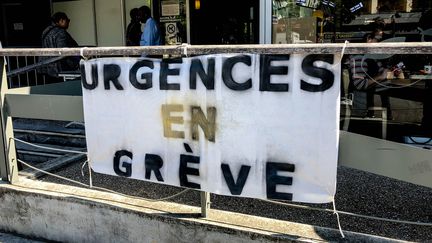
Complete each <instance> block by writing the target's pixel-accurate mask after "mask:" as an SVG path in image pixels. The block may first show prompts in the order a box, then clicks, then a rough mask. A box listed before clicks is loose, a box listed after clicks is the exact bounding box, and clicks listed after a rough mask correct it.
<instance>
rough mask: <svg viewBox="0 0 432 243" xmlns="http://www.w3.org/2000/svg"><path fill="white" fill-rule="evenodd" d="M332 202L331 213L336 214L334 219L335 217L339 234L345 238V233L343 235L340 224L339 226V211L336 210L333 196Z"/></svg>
mask: <svg viewBox="0 0 432 243" xmlns="http://www.w3.org/2000/svg"><path fill="white" fill-rule="evenodd" d="M332 203H333V214H336V219H337V223H338V228H339V233H340V234H341V236H342V238H345V235H344V233H343V231H342V226H341V223H340V219H339V213H338V211H337V210H336V202H335V198H334V197H333V201H332Z"/></svg>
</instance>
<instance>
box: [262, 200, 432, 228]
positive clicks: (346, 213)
mask: <svg viewBox="0 0 432 243" xmlns="http://www.w3.org/2000/svg"><path fill="white" fill-rule="evenodd" d="M259 200H261V201H265V202H271V203H274V204H279V205H282V206H289V207H293V208H300V209H305V210H311V211H320V212H326V213H333V212H334V210H332V209H327V208H314V207H309V206H303V205H298V204H292V203H284V202H278V201H273V200H266V199H259ZM337 212H338V213H339V214H343V215H348V216H353V217H359V218H365V219H372V220H379V221H386V222H391V223H399V224H411V225H418V226H429V227H432V223H424V222H413V221H407V220H398V219H388V218H379V217H375V216H368V215H363V214H356V213H350V212H345V211H337Z"/></svg>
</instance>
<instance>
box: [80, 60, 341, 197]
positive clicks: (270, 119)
mask: <svg viewBox="0 0 432 243" xmlns="http://www.w3.org/2000/svg"><path fill="white" fill-rule="evenodd" d="M337 60H339V57H338V56H337V55H335V56H334V55H306V56H305V55H254V54H224V55H207V56H199V57H190V58H181V59H169V60H165V59H164V60H160V59H149V58H101V59H94V60H90V61H85V62H82V63H81V71H82V74H83V82H82V85H83V99H84V114H85V125H86V138H87V147H88V156H89V160H90V162H91V166H92V168H93V169H94V171H96V172H99V173H104V174H110V175H117V176H122V177H129V178H134V179H139V180H146V181H152V182H159V183H163V184H169V185H174V186H182V187H189V188H195V189H199V190H203V191H208V192H212V193H217V194H222V195H233V196H242V197H253V198H264V199H280V200H293V201H300V202H310V203H325V202H330V201H332V198H333V196H334V194H335V190H336V166H337V155H338V138H339V136H338V135H339V87H340V86H339V84H340V64H339V63H338V62H337Z"/></svg>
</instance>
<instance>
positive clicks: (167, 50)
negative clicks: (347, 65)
mask: <svg viewBox="0 0 432 243" xmlns="http://www.w3.org/2000/svg"><path fill="white" fill-rule="evenodd" d="M344 47H345V50H344V53H345V54H364V53H374V54H432V43H431V42H393V43H390V42H388V43H348V44H343V43H336V44H277V45H275V44H260V45H195V46H192V45H178V46H146V47H144V46H142V47H141V46H137V47H88V48H87V47H84V48H3V49H1V50H0V56H80V55H82V56H86V57H90V56H123V55H142V54H147V55H179V56H180V55H184V54H187V55H204V54H217V53H258V54H295V53H297V54H335V53H341V52H342V49H343V48H344Z"/></svg>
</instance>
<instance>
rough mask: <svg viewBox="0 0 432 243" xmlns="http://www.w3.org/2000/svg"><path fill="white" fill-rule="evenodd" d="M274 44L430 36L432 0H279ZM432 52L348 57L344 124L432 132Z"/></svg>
mask: <svg viewBox="0 0 432 243" xmlns="http://www.w3.org/2000/svg"><path fill="white" fill-rule="evenodd" d="M272 34H273V36H272V38H273V39H272V42H273V43H274V44H285V43H288V44H289V43H342V42H345V40H348V41H349V42H425V41H432V0H397V1H389V0H368V1H358V0H344V1H342V0H332V1H330V0H319V1H316V0H274V1H273V33H272ZM431 65H432V57H431V55H414V54H413V55H372V54H367V53H365V54H363V55H352V56H345V58H344V60H343V63H342V70H343V72H342V73H343V74H342V77H341V80H342V85H341V97H342V107H341V129H345V130H348V131H351V132H355V133H359V134H364V135H368V136H373V137H377V138H384V139H388V140H392V141H397V142H403V143H408V142H407V141H408V140H409V139H408V138H411V137H415V138H417V137H423V138H431V137H432V108H431V107H432V105H431V104H432V71H431V69H432V66H431Z"/></svg>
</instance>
